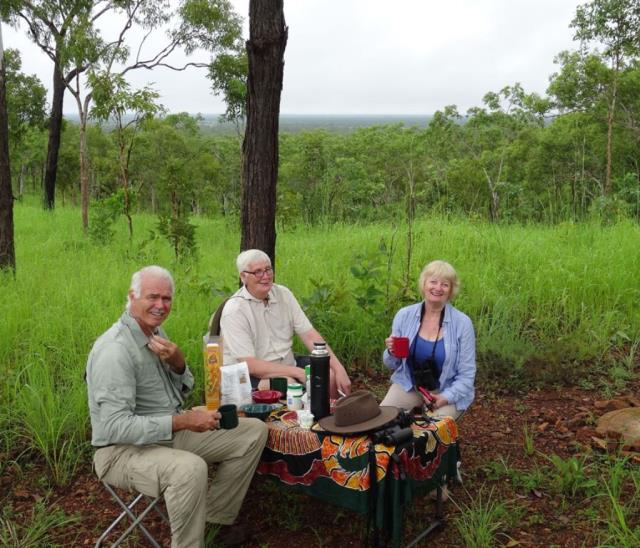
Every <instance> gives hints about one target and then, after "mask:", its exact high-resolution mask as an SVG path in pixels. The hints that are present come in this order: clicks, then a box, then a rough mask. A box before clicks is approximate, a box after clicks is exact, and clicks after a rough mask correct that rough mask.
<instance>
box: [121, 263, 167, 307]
mask: <svg viewBox="0 0 640 548" xmlns="http://www.w3.org/2000/svg"><path fill="white" fill-rule="evenodd" d="M144 276H151V277H154V278H161V279H164V280H167V281H168V282H169V284H170V285H171V294H172V295H173V293H174V292H175V289H176V284H175V283H174V281H173V276H171V272H169V271H168V270H167V269H166V268H162V267H161V266H157V265H151V266H145V267H144V268H141V269H140V270H138V271H137V272H134V273H133V276H131V284H130V285H129V291H133V295H134V296H135V298H136V299H139V298H140V295H141V294H142V278H143V277H144ZM130 307H131V298H130V297H129V295H127V306H126V309H127V310H129V308H130Z"/></svg>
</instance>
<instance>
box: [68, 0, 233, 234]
mask: <svg viewBox="0 0 640 548" xmlns="http://www.w3.org/2000/svg"><path fill="white" fill-rule="evenodd" d="M173 4H175V2H174V3H173ZM173 4H172V3H171V2H169V1H168V0H122V1H121V2H119V3H117V4H114V6H113V8H112V10H113V11H114V12H115V13H118V14H120V15H121V16H122V17H121V26H120V29H119V31H118V32H117V33H116V35H115V38H114V39H113V40H111V41H103V39H102V38H101V36H100V34H99V33H97V32H96V31H95V29H94V28H93V27H92V25H91V22H90V21H87V20H85V19H83V20H82V21H81V22H82V25H78V26H77V27H76V29H75V32H76V34H77V38H76V39H75V40H73V43H74V44H75V48H74V49H73V51H72V53H73V55H75V63H74V64H75V65H76V66H82V65H83V64H84V63H87V61H89V62H90V65H89V70H88V71H87V72H88V77H87V82H86V84H87V85H86V87H87V88H88V91H87V92H86V95H85V96H84V99H81V90H82V87H81V85H80V82H79V77H78V78H76V82H75V86H71V85H68V86H67V87H68V88H69V90H70V91H71V93H72V94H73V95H74V97H75V98H76V102H77V104H78V113H79V115H80V126H81V131H80V153H81V161H80V166H81V178H80V181H81V189H82V192H81V194H82V198H83V201H82V218H83V228H84V229H85V230H86V229H87V225H88V196H89V190H88V171H89V169H88V159H87V146H86V131H85V126H86V122H87V114H88V110H89V105H90V102H91V100H92V96H93V95H92V93H93V92H92V84H93V83H95V82H102V84H101V85H102V86H103V89H104V85H105V82H107V81H108V80H109V79H113V80H114V85H115V86H116V87H118V88H119V91H118V92H117V93H114V94H112V95H111V96H110V97H109V99H108V101H110V102H111V103H112V104H111V107H112V108H113V109H115V110H119V109H120V106H121V105H120V106H119V105H117V101H119V100H122V101H123V104H125V105H126V104H127V102H131V101H132V103H131V105H130V106H131V108H133V109H134V110H135V114H134V117H135V118H140V117H141V118H148V116H149V115H150V114H154V113H155V112H158V111H159V110H161V109H160V108H159V107H158V108H155V109H154V108H153V107H152V106H151V105H148V104H147V105H143V103H144V102H145V101H148V100H150V99H151V98H152V92H151V90H150V89H149V88H145V89H144V90H141V91H139V92H136V94H135V95H130V96H129V97H127V93H126V92H125V87H124V80H122V79H123V78H124V76H125V75H126V74H127V73H129V72H130V71H133V70H139V69H146V70H152V69H157V68H165V69H170V70H174V71H183V70H186V69H187V68H188V67H200V68H207V67H209V65H210V62H209V61H208V60H205V59H203V58H202V57H201V58H200V59H201V60H195V61H191V60H189V61H186V62H178V61H177V59H176V56H175V55H174V54H175V53H176V51H177V50H183V51H184V52H185V53H186V54H188V55H191V54H194V53H195V52H196V51H198V50H203V51H204V52H207V53H208V54H211V55H213V56H215V55H218V54H224V53H225V52H227V51H236V50H237V48H238V43H239V37H240V35H241V20H240V18H239V17H238V16H237V15H236V14H235V13H234V11H233V9H232V7H231V4H230V2H229V1H228V0H182V1H181V2H179V4H178V5H177V6H176V7H175V9H172V7H173ZM162 30H163V31H165V32H166V39H165V41H164V42H163V43H162V45H161V46H160V47H158V48H156V49H152V48H150V47H147V45H146V40H147V38H148V36H149V35H150V34H151V33H152V32H153V33H157V32H159V31H162ZM136 31H138V32H139V31H142V33H141V34H139V35H137V36H136V37H130V35H131V34H135V33H136ZM132 50H134V51H135V55H133V56H132V55H131V51H132ZM105 97H106V96H105V95H104V93H103V98H105ZM113 101H116V103H113ZM104 108H105V105H100V106H99V108H98V109H97V111H100V110H102V111H104ZM140 109H142V111H144V113H142V114H141V112H142V111H141V110H140ZM121 114H122V113H121ZM138 121H139V120H138ZM136 123H137V122H136ZM129 127H132V126H129ZM121 163H122V160H121ZM126 163H127V164H128V161H127V162H126ZM127 170H128V168H127ZM127 179H128V177H124V179H123V188H124V189H125V215H126V216H127V219H129V221H130V222H131V218H130V216H129V213H128V209H129V208H128V204H129V202H128V197H129V192H128V183H127V182H126V181H127ZM131 228H132V226H131V225H130V229H131Z"/></svg>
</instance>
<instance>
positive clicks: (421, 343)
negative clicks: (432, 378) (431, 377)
mask: <svg viewBox="0 0 640 548" xmlns="http://www.w3.org/2000/svg"><path fill="white" fill-rule="evenodd" d="M436 342H437V343H438V344H437V345H436V355H435V362H436V369H437V373H438V378H439V377H440V374H441V373H442V365H443V364H444V358H445V355H446V354H445V351H444V338H442V339H438V340H437V341H428V340H426V339H423V338H422V337H421V336H420V335H418V336H417V337H416V339H415V345H416V347H415V354H414V355H415V359H416V362H418V363H421V362H424V361H425V360H426V359H428V358H431V355H432V354H433V345H434V344H435V343H436ZM436 380H438V379H436ZM439 384H440V382H439V381H438V385H439ZM438 387H439V386H438Z"/></svg>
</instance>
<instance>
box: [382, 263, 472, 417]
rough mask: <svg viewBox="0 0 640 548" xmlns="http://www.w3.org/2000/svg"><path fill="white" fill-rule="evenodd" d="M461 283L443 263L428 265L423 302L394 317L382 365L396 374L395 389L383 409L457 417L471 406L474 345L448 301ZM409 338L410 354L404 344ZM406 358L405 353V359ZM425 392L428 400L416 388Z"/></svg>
mask: <svg viewBox="0 0 640 548" xmlns="http://www.w3.org/2000/svg"><path fill="white" fill-rule="evenodd" d="M459 288H460V281H459V279H458V274H457V273H456V271H455V269H454V268H453V267H452V266H451V265H450V264H449V263H447V262H445V261H433V262H431V263H429V264H427V265H426V266H425V267H424V268H423V269H422V273H421V274H420V278H419V281H418V289H419V291H420V292H421V293H422V295H423V300H422V301H421V302H419V303H416V304H412V305H409V306H406V307H404V308H402V309H401V310H399V311H398V313H397V314H396V316H395V318H394V319H393V325H392V328H391V335H390V336H389V337H388V338H387V339H385V345H386V347H387V348H386V350H385V351H384V355H383V361H384V364H385V365H386V366H387V367H388V368H389V369H391V370H392V371H393V373H392V375H391V382H392V384H391V387H390V388H389V391H388V392H387V395H386V396H385V398H384V400H383V401H382V403H381V404H380V405H393V406H396V407H400V408H402V409H407V410H410V409H413V408H414V407H421V406H422V405H423V404H424V403H429V404H432V410H433V414H434V415H436V416H450V417H453V418H454V419H458V418H460V416H461V415H462V414H463V413H464V412H465V411H466V409H467V408H468V407H469V406H470V405H471V402H473V398H474V394H475V389H474V382H475V376H476V343H475V334H474V331H473V325H472V323H471V320H470V319H469V317H468V316H467V315H466V314H464V313H462V312H460V311H459V310H458V309H457V308H455V307H454V306H453V305H451V303H450V302H449V301H450V300H452V299H453V298H454V297H455V296H456V295H457V293H458V290H459ZM397 337H406V338H408V339H409V344H408V350H407V345H406V341H404V343H405V344H404V345H403V346H404V347H403V348H401V343H402V342H403V341H401V340H398V339H397ZM405 354H406V355H405ZM419 388H424V389H427V390H428V391H429V392H430V393H431V395H432V396H433V401H428V400H427V398H426V397H425V396H423V395H422V393H421V392H420V391H419V390H418V389H419Z"/></svg>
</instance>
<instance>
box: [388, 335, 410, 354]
mask: <svg viewBox="0 0 640 548" xmlns="http://www.w3.org/2000/svg"><path fill="white" fill-rule="evenodd" d="M391 339H392V340H393V355H394V356H395V357H396V358H406V357H407V356H409V337H391Z"/></svg>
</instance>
